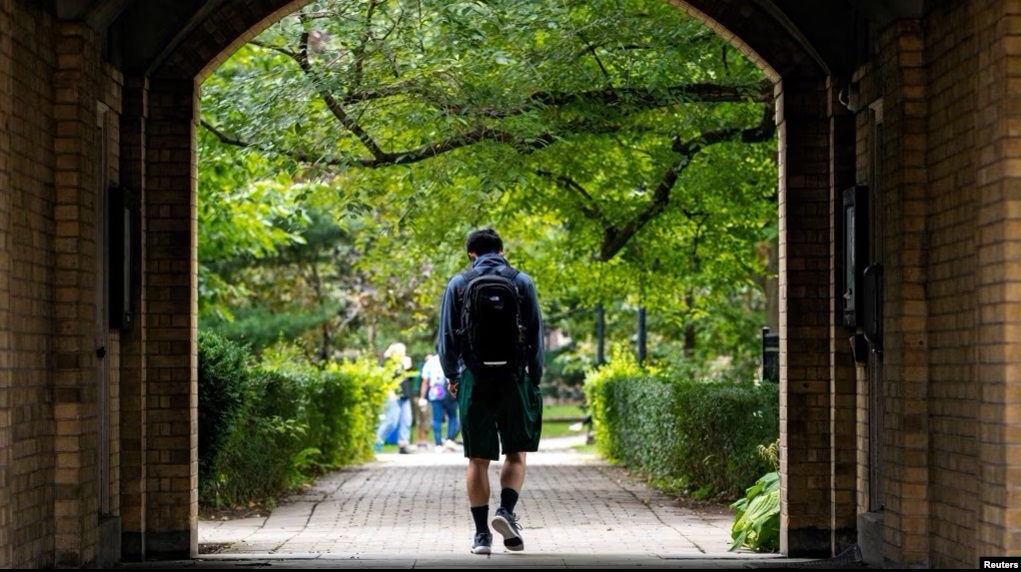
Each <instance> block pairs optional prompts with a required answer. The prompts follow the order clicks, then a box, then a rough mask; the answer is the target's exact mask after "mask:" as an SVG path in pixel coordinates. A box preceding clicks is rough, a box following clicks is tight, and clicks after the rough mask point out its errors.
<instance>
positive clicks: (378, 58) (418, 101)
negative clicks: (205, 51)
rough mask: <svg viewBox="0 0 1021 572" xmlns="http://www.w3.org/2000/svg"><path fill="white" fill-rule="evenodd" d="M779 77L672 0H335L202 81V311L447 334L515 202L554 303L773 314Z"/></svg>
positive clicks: (507, 235) (668, 315) (515, 237)
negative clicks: (771, 244) (455, 300)
mask: <svg viewBox="0 0 1021 572" xmlns="http://www.w3.org/2000/svg"><path fill="white" fill-rule="evenodd" d="M771 98H772V87H771V86H770V85H769V84H768V82H767V81H766V80H765V78H764V76H763V74H762V73H761V71H760V70H758V69H757V68H755V66H754V65H753V64H751V63H750V62H749V61H748V60H747V59H745V58H744V57H743V56H742V55H741V54H740V53H739V52H738V51H737V50H736V49H734V48H733V47H732V46H730V45H729V44H727V43H726V42H725V41H724V40H722V39H721V38H719V37H718V36H717V35H716V34H714V33H713V32H712V31H710V30H709V29H707V28H705V27H704V26H703V25H702V24H700V23H698V22H697V21H695V20H693V19H691V18H689V17H687V16H686V15H684V14H683V13H682V12H681V11H680V10H678V9H677V8H676V7H674V6H672V5H670V4H668V3H666V2H663V1H659V0H595V1H587V2H579V1H572V0H568V1H560V2H546V1H539V2H536V1H531V0H530V1H523V0H507V1H504V2H490V1H482V0H478V1H467V2H456V1H455V2H450V1H446V0H416V1H414V2H412V1H410V0H408V1H401V0H356V1H350V0H345V1H320V2H313V3H311V4H309V5H308V6H306V7H305V8H303V9H301V10H299V11H298V12H295V13H294V14H291V15H289V16H286V17H284V18H283V19H282V20H281V21H280V22H279V23H277V24H275V25H273V26H271V27H270V28H269V29H267V30H266V31H265V32H263V33H262V34H260V35H259V36H258V37H257V38H256V39H254V40H253V41H251V42H249V43H248V44H247V45H245V46H243V47H242V48H241V49H240V50H239V51H238V52H237V53H235V54H234V55H233V56H232V57H231V58H230V59H229V60H227V61H226V62H225V63H224V64H223V65H222V66H221V67H220V68H219V69H218V70H217V71H216V72H215V73H214V74H212V75H211V76H210V77H209V78H208V79H207V80H206V82H205V83H204V84H203V97H202V126H203V128H204V129H203V130H202V132H201V134H200V157H201V161H200V183H199V187H200V204H201V206H200V225H201V233H202V235H201V240H200V253H199V254H200V263H201V265H202V274H201V276H200V280H201V282H202V291H201V296H202V304H201V308H202V312H203V314H204V315H205V316H212V315H215V314H217V313H218V314H219V315H221V316H230V315H233V313H234V312H236V311H238V309H241V308H244V307H246V306H249V305H252V304H253V303H254V304H255V305H259V306H261V307H263V308H270V309H271V310H273V311H275V312H277V313H281V312H284V310H285V308H289V310H288V311H293V310H296V309H298V308H301V309H302V311H303V312H305V314H308V312H310V311H312V310H314V311H312V314H313V315H317V316H322V317H321V318H320V319H322V320H323V324H329V325H327V326H326V327H327V328H328V329H331V330H332V333H334V334H336V333H338V332H340V331H341V330H343V329H344V328H345V327H348V326H350V327H348V329H347V331H348V335H352V334H354V331H355V329H358V330H359V331H360V332H361V333H360V334H357V335H358V336H362V337H361V338H359V341H358V342H357V343H368V344H371V343H372V342H371V339H372V336H373V332H374V331H375V330H374V329H373V328H376V327H390V328H397V330H402V329H403V331H404V334H405V335H419V336H421V337H422V339H423V340H425V339H428V338H429V337H430V336H431V330H432V326H433V324H434V323H435V316H434V313H435V311H436V307H437V304H438V300H439V295H440V293H441V291H442V288H443V286H444V284H445V283H446V281H447V279H448V278H449V276H450V275H452V274H453V273H454V272H456V271H457V269H458V268H460V267H461V266H463V265H464V264H465V262H466V260H465V258H464V253H463V241H464V237H465V236H466V234H467V232H468V231H469V230H471V229H472V228H476V227H479V226H484V225H494V226H495V227H496V228H497V229H498V230H499V231H500V233H501V234H502V235H503V236H504V239H505V241H506V242H507V246H508V248H507V250H508V256H509V258H511V260H512V262H513V263H514V264H515V265H516V266H518V267H520V268H522V269H524V270H526V271H527V272H528V273H529V274H531V275H532V276H533V277H534V278H535V279H536V282H537V284H538V286H539V290H540V298H541V299H542V301H543V303H544V305H546V306H547V311H548V312H550V313H551V314H557V313H559V312H557V310H564V311H565V312H567V313H568V314H565V315H569V313H570V311H571V310H572V309H576V308H585V307H591V306H592V305H593V304H595V303H597V302H602V303H604V304H605V305H606V306H608V307H611V306H613V307H620V306H621V305H622V304H623V305H632V306H635V305H642V306H646V307H649V308H651V309H653V310H655V311H657V312H658V315H660V316H661V317H662V318H663V319H665V320H666V322H667V323H669V322H671V321H672V322H674V323H675V325H676V326H678V327H688V328H691V327H692V326H693V325H695V324H699V323H701V324H702V327H700V328H698V329H699V331H701V332H702V333H703V334H705V335H707V336H708V337H705V339H704V340H703V341H708V340H710V339H723V338H725V337H726V336H722V337H721V332H723V331H725V330H727V329H728V328H727V326H726V325H725V324H723V323H722V322H721V323H720V324H716V325H714V326H712V327H710V323H711V322H713V321H720V320H721V318H722V316H724V315H728V316H730V318H729V320H730V321H731V322H733V319H734V317H733V314H734V307H735V305H737V306H738V307H741V308H744V309H745V312H744V316H745V318H744V319H746V320H748V321H749V322H750V323H752V324H753V325H752V327H753V328H755V327H757V324H755V322H756V321H758V322H759V323H761V317H760V316H761V303H760V302H759V301H758V300H757V298H756V294H755V293H756V292H757V286H756V282H755V280H756V277H757V276H758V274H760V273H761V272H762V268H763V265H764V263H765V260H763V258H762V256H761V254H760V252H761V245H762V243H763V242H768V241H769V240H774V239H775V232H776V231H775V224H776V202H775V188H776V167H775V160H774V158H775V155H776V142H775V134H774V122H773V103H772V99H771ZM738 300H740V301H741V302H740V303H738V302H737V301H738ZM274 307H275V308H274ZM326 316H329V318H326ZM565 323H566V322H565ZM356 327H357V328H356ZM365 328H368V330H366V329H365ZM721 328H722V329H721ZM319 329H320V330H321V329H322V328H319ZM667 330H669V328H664V330H663V331H667ZM366 331H368V333H366ZM394 333H396V331H395V332H394ZM754 333H755V331H752V332H751V333H750V334H751V335H754ZM365 336H367V337H365ZM713 336H715V338H714V337H713ZM327 337H329V336H327ZM322 339H326V338H322ZM351 340H353V338H349V341H351ZM335 341H336V340H335ZM323 343H324V344H328V343H333V342H325V341H324V342H323ZM720 349H723V348H722V347H721V348H720ZM724 351H726V350H724Z"/></svg>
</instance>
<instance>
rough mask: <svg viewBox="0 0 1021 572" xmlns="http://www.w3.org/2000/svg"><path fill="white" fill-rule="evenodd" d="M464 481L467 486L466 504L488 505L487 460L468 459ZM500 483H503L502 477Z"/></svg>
mask: <svg viewBox="0 0 1021 572" xmlns="http://www.w3.org/2000/svg"><path fill="white" fill-rule="evenodd" d="M465 481H466V482H467V486H468V503H469V504H471V506H485V505H487V504H489V492H490V491H489V459H478V458H475V457H471V458H469V459H468V469H467V471H466V474H465ZM500 481H501V483H502V482H503V477H502V476H501V477H500Z"/></svg>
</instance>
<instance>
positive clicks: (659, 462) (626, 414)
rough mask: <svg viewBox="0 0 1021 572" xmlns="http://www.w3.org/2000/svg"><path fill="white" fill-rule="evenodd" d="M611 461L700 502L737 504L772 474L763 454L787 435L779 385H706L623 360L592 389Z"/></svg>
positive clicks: (597, 374)
mask: <svg viewBox="0 0 1021 572" xmlns="http://www.w3.org/2000/svg"><path fill="white" fill-rule="evenodd" d="M585 394H586V398H587V399H588V403H589V406H590V407H591V411H592V415H593V421H594V426H593V430H594V434H595V437H596V444H597V447H598V448H599V450H600V452H602V453H603V454H604V455H605V456H606V457H607V458H609V459H611V460H613V461H616V462H619V463H623V464H625V465H627V466H629V467H631V468H634V469H637V470H639V471H641V472H643V473H645V474H647V475H648V476H649V477H651V478H652V479H653V480H655V481H657V484H660V485H663V486H666V487H667V488H669V489H672V490H676V491H679V492H684V493H686V494H689V495H692V496H695V497H699V498H717V499H724V498H725V499H734V498H737V497H738V496H739V495H740V494H741V493H742V492H744V490H745V489H746V488H747V487H749V486H751V485H752V484H753V483H755V481H756V479H758V478H759V477H760V476H762V474H763V473H765V472H767V471H768V470H769V469H770V467H769V464H768V462H767V461H765V460H764V459H763V458H762V457H761V456H760V455H759V454H758V446H759V445H768V444H769V443H771V442H773V441H774V440H775V439H776V438H777V434H778V431H779V420H778V412H779V401H778V399H779V394H778V391H777V386H776V385H773V384H763V385H755V384H753V383H751V382H734V381H702V380H697V379H688V378H683V377H678V375H677V374H676V373H674V372H672V371H670V370H656V369H652V368H646V369H643V368H640V367H639V366H637V365H636V364H635V363H634V362H633V360H631V361H629V360H627V359H623V360H620V359H617V360H615V361H614V362H613V363H612V364H611V365H609V366H604V367H603V368H600V369H599V370H595V371H593V372H591V373H590V374H589V375H588V377H587V378H586V381H585Z"/></svg>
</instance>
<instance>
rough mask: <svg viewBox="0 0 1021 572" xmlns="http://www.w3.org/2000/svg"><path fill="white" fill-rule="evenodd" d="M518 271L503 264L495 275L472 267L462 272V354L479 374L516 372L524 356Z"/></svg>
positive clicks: (460, 333)
mask: <svg viewBox="0 0 1021 572" xmlns="http://www.w3.org/2000/svg"><path fill="white" fill-rule="evenodd" d="M517 275H518V270H516V269H514V268H512V267H511V266H504V267H502V268H500V270H499V271H498V272H497V273H495V274H482V273H480V272H479V271H478V270H475V269H474V268H469V269H468V270H465V271H464V272H462V273H461V276H463V277H464V279H465V281H466V282H467V286H465V288H464V291H463V292H462V294H461V327H460V329H459V330H458V335H459V337H460V340H461V356H462V357H463V358H464V363H465V365H467V366H468V368H469V369H471V370H472V373H473V374H475V375H476V376H478V377H489V376H492V375H495V374H500V375H501V376H504V375H503V374H515V373H517V372H518V371H519V368H520V366H521V364H522V360H523V357H524V351H523V348H524V333H523V328H522V325H521V297H520V295H519V293H518V288H517V286H516V285H515V284H514V277H515V276H517Z"/></svg>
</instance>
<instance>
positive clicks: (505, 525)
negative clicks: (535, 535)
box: [489, 507, 525, 551]
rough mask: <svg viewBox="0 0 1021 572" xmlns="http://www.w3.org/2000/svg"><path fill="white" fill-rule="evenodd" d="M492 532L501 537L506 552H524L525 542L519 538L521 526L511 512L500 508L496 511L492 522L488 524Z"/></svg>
mask: <svg viewBox="0 0 1021 572" xmlns="http://www.w3.org/2000/svg"><path fill="white" fill-rule="evenodd" d="M489 525H490V526H492V527H493V530H495V531H497V532H499V533H500V535H501V536H503V546H504V548H506V549H507V550H514V551H518V550H524V549H525V540H524V539H523V538H521V525H520V524H518V517H517V515H515V514H514V513H513V512H511V511H509V510H507V509H505V508H503V507H500V508H498V509H496V514H494V515H493V520H492V521H491V522H490V523H489Z"/></svg>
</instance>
